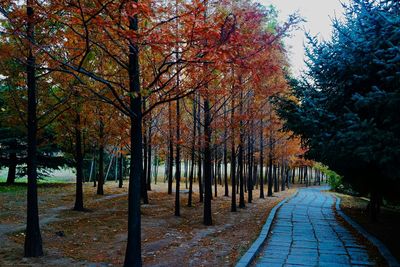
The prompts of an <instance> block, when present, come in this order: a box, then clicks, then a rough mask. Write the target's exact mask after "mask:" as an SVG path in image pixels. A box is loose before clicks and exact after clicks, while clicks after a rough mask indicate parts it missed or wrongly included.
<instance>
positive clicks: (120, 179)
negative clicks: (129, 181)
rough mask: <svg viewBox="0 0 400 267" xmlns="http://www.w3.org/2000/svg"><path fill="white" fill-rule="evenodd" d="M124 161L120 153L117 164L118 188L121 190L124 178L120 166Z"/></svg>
mask: <svg viewBox="0 0 400 267" xmlns="http://www.w3.org/2000/svg"><path fill="white" fill-rule="evenodd" d="M123 160H124V156H123V155H122V153H120V158H119V162H118V170H119V171H118V187H119V188H122V186H123V183H124V182H123V178H124V173H123V168H122V167H123V166H122V164H123V163H122V162H123Z"/></svg>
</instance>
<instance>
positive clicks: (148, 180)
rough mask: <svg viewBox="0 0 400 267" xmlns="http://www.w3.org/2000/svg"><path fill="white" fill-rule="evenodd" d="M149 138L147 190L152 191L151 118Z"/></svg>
mask: <svg viewBox="0 0 400 267" xmlns="http://www.w3.org/2000/svg"><path fill="white" fill-rule="evenodd" d="M148 132H149V137H148V139H147V141H148V142H147V147H148V148H147V190H148V191H151V157H152V155H151V152H152V151H151V149H152V147H151V136H152V132H151V117H150V120H149V131H148Z"/></svg>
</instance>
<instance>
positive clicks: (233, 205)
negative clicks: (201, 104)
mask: <svg viewBox="0 0 400 267" xmlns="http://www.w3.org/2000/svg"><path fill="white" fill-rule="evenodd" d="M232 91H233V90H232ZM232 94H233V92H232ZM234 121H235V99H234V98H232V107H231V184H232V190H231V191H232V200H231V212H236V211H237V207H236V148H235V125H234Z"/></svg>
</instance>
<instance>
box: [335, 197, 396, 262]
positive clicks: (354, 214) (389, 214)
mask: <svg viewBox="0 0 400 267" xmlns="http://www.w3.org/2000/svg"><path fill="white" fill-rule="evenodd" d="M337 195H338V196H339V197H340V198H341V199H342V201H341V208H342V210H343V211H344V212H345V213H346V214H347V215H348V216H350V217H351V218H352V219H353V220H354V221H356V222H357V223H358V224H360V225H361V226H362V227H364V229H366V230H367V231H368V232H369V233H371V234H372V235H374V236H375V237H377V238H378V239H379V240H380V241H382V242H383V243H384V244H385V245H386V246H387V248H388V249H389V250H390V251H391V253H392V254H393V256H394V257H396V258H397V260H398V261H400V241H399V240H400V227H399V225H400V210H396V209H391V208H387V207H383V208H382V210H381V214H380V215H379V218H378V221H377V222H372V221H371V220H370V219H369V216H368V214H367V212H366V208H367V204H368V201H367V200H366V199H363V198H359V197H353V196H348V195H343V194H337Z"/></svg>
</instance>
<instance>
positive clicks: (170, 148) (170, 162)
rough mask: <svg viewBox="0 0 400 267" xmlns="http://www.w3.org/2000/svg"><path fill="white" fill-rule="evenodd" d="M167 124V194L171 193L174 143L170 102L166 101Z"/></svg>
mask: <svg viewBox="0 0 400 267" xmlns="http://www.w3.org/2000/svg"><path fill="white" fill-rule="evenodd" d="M168 125H169V127H168V128H169V129H168V130H169V139H168V143H169V145H168V175H167V176H168V194H169V195H172V175H173V174H172V173H173V167H174V144H173V137H172V136H173V133H172V104H171V102H169V103H168Z"/></svg>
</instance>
